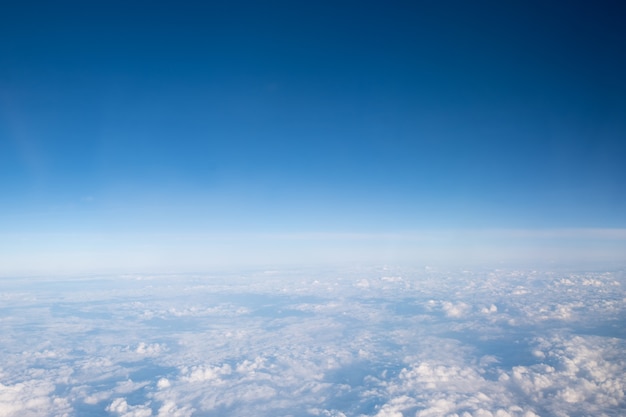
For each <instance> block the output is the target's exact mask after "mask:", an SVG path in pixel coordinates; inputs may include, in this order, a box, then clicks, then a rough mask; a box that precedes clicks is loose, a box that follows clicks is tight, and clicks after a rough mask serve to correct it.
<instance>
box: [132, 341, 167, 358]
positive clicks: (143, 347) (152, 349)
mask: <svg viewBox="0 0 626 417" xmlns="http://www.w3.org/2000/svg"><path fill="white" fill-rule="evenodd" d="M166 351H167V346H165V345H162V344H159V343H150V344H147V343H144V342H140V343H139V344H138V345H137V347H136V348H135V352H136V353H138V354H140V355H142V356H158V355H159V354H161V353H162V352H166Z"/></svg>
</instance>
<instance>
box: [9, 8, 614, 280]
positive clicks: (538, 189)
mask: <svg viewBox="0 0 626 417" xmlns="http://www.w3.org/2000/svg"><path fill="white" fill-rule="evenodd" d="M3 9H4V11H3V14H2V17H0V233H1V234H2V236H3V238H2V241H0V245H1V246H2V247H3V249H4V251H5V252H4V253H5V255H4V256H5V259H4V261H5V262H9V263H11V265H13V267H12V268H13V269H16V270H17V269H20V268H21V267H22V266H27V265H26V264H28V263H32V260H33V259H41V260H42V263H41V265H48V264H46V262H44V261H43V260H44V259H55V265H61V266H67V267H68V268H69V269H71V266H72V265H73V263H77V264H78V263H80V262H78V261H76V259H77V257H80V256H77V254H81V253H82V254H83V255H84V253H85V251H87V252H88V255H84V256H83V255H81V256H83V258H84V261H83V262H82V264H81V265H82V266H83V267H84V268H87V269H89V268H90V266H93V268H99V267H102V266H104V264H105V263H109V264H116V263H117V264H119V265H120V266H125V265H137V266H141V267H149V266H151V265H152V262H153V260H154V259H160V258H162V254H164V253H178V254H180V256H178V255H177V256H174V255H172V257H173V258H177V259H179V260H178V261H172V262H171V265H172V266H173V267H180V266H182V265H186V264H194V265H197V266H198V267H202V266H203V265H204V266H206V265H209V263H207V264H206V265H205V264H203V259H204V258H205V255H202V253H207V252H212V253H221V252H219V251H215V250H214V248H213V246H211V245H208V244H206V243H203V244H194V243H186V244H182V243H179V244H174V243H172V242H174V241H177V239H179V240H180V239H182V240H183V241H186V242H189V241H195V242H197V241H198V240H200V241H203V242H204V241H206V239H210V240H211V241H220V242H222V243H220V245H221V246H220V247H223V246H228V243H224V242H225V241H226V240H229V239H230V240H231V241H232V240H233V239H235V238H234V237H236V236H239V238H238V239H235V240H237V243H236V244H232V245H231V246H230V247H231V252H229V253H231V255H229V256H226V255H224V256H222V255H216V258H221V257H226V258H228V259H231V261H233V262H236V260H237V258H238V257H237V256H236V255H233V254H235V253H241V255H242V257H245V256H244V255H243V254H244V253H248V254H252V253H256V254H257V255H258V256H257V257H254V256H253V257H252V258H254V259H255V260H257V261H260V260H262V259H261V258H263V256H264V255H263V253H265V252H263V251H262V250H259V246H254V244H253V243H250V242H251V240H252V241H254V239H250V236H251V235H253V236H256V237H255V239H257V238H258V237H259V236H265V237H266V236H272V239H270V240H271V242H272V243H263V244H260V247H262V248H265V249H267V247H268V246H271V247H273V249H272V253H274V255H273V257H270V258H271V259H272V260H273V261H277V260H280V259H281V258H284V257H285V256H288V255H286V254H288V253H290V252H289V251H288V250H287V251H286V250H285V249H286V248H285V247H284V246H287V247H291V248H292V250H293V251H295V252H298V253H299V255H300V256H295V255H294V256H293V259H304V260H306V259H315V258H316V255H315V254H316V253H321V252H324V250H326V251H330V252H333V253H335V254H336V255H337V254H338V255H337V257H340V255H341V254H342V253H343V252H342V251H344V250H345V249H346V248H349V249H350V251H349V252H351V253H353V252H358V253H363V254H367V255H363V256H364V257H365V258H367V257H368V256H370V255H371V254H372V253H374V252H376V253H380V251H381V250H382V249H381V248H387V249H385V250H386V251H387V252H388V253H391V254H394V253H396V252H398V253H399V252H402V250H400V249H398V248H400V247H402V245H403V244H404V243H403V242H405V240H406V236H415V234H416V233H418V234H419V233H422V234H421V235H420V236H423V235H424V233H426V234H427V235H428V236H437V233H439V232H441V233H442V235H443V236H448V237H447V238H444V239H443V240H444V241H446V242H450V241H453V242H456V243H455V245H456V246H460V247H463V246H464V245H468V244H470V243H471V244H472V245H475V242H476V239H477V236H482V237H481V238H480V239H483V237H484V236H485V234H484V233H485V232H484V231H485V230H533V231H541V230H546V229H550V230H569V231H570V232H563V233H562V236H561V237H564V238H568V236H569V237H570V238H571V236H572V234H571V230H588V229H591V230H601V231H602V232H597V233H596V232H594V233H595V234H594V236H596V238H597V237H598V236H607V233H608V232H606V231H607V230H618V231H617V232H616V233H613V234H611V233H608V235H610V236H615V235H618V236H622V237H620V238H618V239H615V238H614V237H613V238H611V239H610V241H609V242H608V243H607V242H605V241H604V240H603V239H604V238H602V239H600V240H602V242H603V243H602V244H600V246H601V247H604V245H608V246H611V247H612V248H613V250H614V251H615V253H619V251H620V250H622V249H624V239H623V234H620V233H621V232H619V230H621V229H623V228H625V227H626V216H625V215H624V213H626V189H625V188H626V168H625V167H626V165H625V164H624V162H623V161H624V160H626V81H625V78H624V76H623V74H625V73H626V54H624V50H626V33H625V32H626V29H625V28H624V27H623V24H622V23H623V18H624V15H625V12H624V10H623V6H620V5H619V4H617V3H611V2H599V3H594V4H591V3H588V2H521V1H520V2H506V4H502V2H489V1H481V2H471V4H470V3H469V2H462V1H441V2H433V1H416V2H368V1H365V2H364V1H359V2H280V1H277V2H247V1H239V2H237V1H234V2H177V3H174V2H115V1H114V2H66V1H61V2H28V1H25V2H15V4H11V5H7V6H4V7H3ZM468 230H470V231H472V232H471V233H470V234H469V235H471V236H472V237H471V238H469V237H467V236H469V235H468V233H469V232H467V231H468ZM451 231H460V232H459V233H460V234H462V235H463V236H466V238H464V239H461V240H455V239H454V238H451V237H450V233H453V234H454V233H457V232H451ZM489 233H491V232H489ZM533 233H535V232H533ZM568 233H569V234H568ZM311 234H323V236H325V237H324V239H321V240H322V241H323V242H325V243H323V244H322V243H320V239H319V238H315V239H309V240H307V239H304V240H305V241H306V242H307V244H306V245H304V246H305V247H302V245H301V244H298V245H295V246H293V245H291V243H293V241H298V242H302V241H303V239H302V236H311ZM354 234H356V235H358V236H359V238H358V239H356V241H358V242H360V243H354V239H353V237H354V236H355V235H354ZM284 235H290V236H292V237H293V238H292V239H291V240H289V239H287V240H288V241H289V242H291V243H289V244H286V245H284V246H281V245H277V244H276V243H275V242H276V241H277V240H280V239H283V238H281V237H280V236H284ZM513 235H515V234H513ZM513 235H511V236H513ZM540 235H541V234H540V233H538V232H536V233H535V235H534V236H540ZM575 235H576V236H577V237H576V239H578V240H576V239H574V240H576V242H574V243H572V242H571V241H570V243H568V244H567V245H563V244H562V243H561V240H560V238H559V239H558V240H559V242H556V243H555V242H554V241H553V240H551V245H552V246H553V247H555V248H557V247H558V249H559V250H560V251H561V252H567V251H568V248H570V245H572V244H573V245H581V244H583V243H581V242H584V241H586V242H587V243H589V241H588V236H589V233H587V232H580V233H577V234H575ZM102 236H105V237H104V238H103V237H102ZM207 236H208V238H207ZM277 236H278V238H277ZM316 236H318V237H319V235H316ZM331 236H334V237H333V238H330V237H331ZM346 236H352V237H350V238H346ZM363 236H369V237H368V238H367V239H364V238H363ZM371 236H378V238H372V237H371ZM389 236H403V237H402V239H399V240H398V239H396V238H395V237H394V238H389ZM515 236H517V235H515ZM225 237H228V239H226V238H225ZM336 237H339V238H336ZM220 239H222V240H220ZM223 239H226V240H223ZM328 239H330V240H332V241H333V242H334V243H332V244H331V243H328V241H327V240H328ZM420 239H421V238H420ZM480 239H479V240H480ZM551 239H552V238H551ZM594 239H595V238H594ZM364 240H365V241H367V242H370V243H371V241H376V244H374V245H373V247H374V248H375V249H372V248H371V247H370V249H367V248H366V247H365V246H371V245H370V243H368V244H367V245H365V246H364V244H363V241H364ZM512 240H515V239H513V238H511V239H507V242H509V243H508V244H510V245H513V246H514V247H518V246H519V245H521V246H523V247H524V249H523V251H525V252H527V253H532V254H534V253H536V251H537V248H540V247H541V244H539V243H538V241H535V240H532V239H531V240H528V239H526V240H523V241H517V240H516V241H515V243H511V242H512ZM18 241H19V242H21V243H16V242H18ZM390 241H393V242H394V243H393V244H390V243H389V242H390ZM93 242H99V243H97V244H96V243H93ZM133 242H135V243H133ZM137 242H139V243H137ZM263 242H266V241H263ZM338 242H339V243H338ZM428 242H430V243H428V244H424V245H422V249H423V246H426V247H429V248H432V247H435V246H437V245H436V244H432V243H433V242H434V241H433V240H429V241H428ZM472 242H473V243H472ZM497 242H498V240H497V239H496V240H493V239H492V240H491V243H490V245H487V246H486V247H489V248H491V249H484V252H489V251H491V250H496V249H497V248H499V247H501V245H500V244H499V243H497ZM598 244H599V243H598V242H597V241H594V242H593V243H592V246H593V247H594V248H596V249H597V247H598ZM250 245H252V246H250ZM616 245H617V246H616ZM443 246H445V245H443ZM390 247H391V249H390ZM85 248H87V249H85ZM251 248H254V249H251ZM293 248H297V249H293ZM329 248H332V249H329ZM422 249H420V251H421V253H424V251H423V250H422ZM238 251H240V252H238ZM481 251H483V249H481V250H479V252H481ZM191 252H194V253H195V252H197V254H196V255H193V256H192V255H189V253H191ZM600 252H602V251H600ZM107 253H108V254H110V255H109V256H105V254H107ZM281 253H282V254H283V255H281ZM403 253H404V252H403ZM413 253H415V251H413V252H412V251H411V250H407V251H406V253H404V254H403V255H402V257H403V258H404V259H406V258H411V257H412V256H413V255H411V254H413ZM455 253H456V252H455ZM570 253H574V252H570ZM122 254H126V255H125V256H127V257H128V259H127V262H126V261H122V260H121V259H122V258H123V256H122ZM182 254H185V256H183V255H182ZM268 256H269V255H268ZM289 256H291V255H289ZM391 257H392V258H393V256H391ZM83 258H81V259H83ZM132 258H136V259H140V258H141V259H144V258H145V259H146V261H145V262H144V261H142V262H136V263H134V262H133V261H132ZM422 258H427V257H426V256H424V257H422ZM98 259H100V261H98ZM105 259H106V261H105ZM129 259H130V260H129ZM622 259H623V257H622ZM29 260H31V261H29ZM92 262H93V264H91V263H92ZM157 265H158V263H157ZM167 265H169V264H167Z"/></svg>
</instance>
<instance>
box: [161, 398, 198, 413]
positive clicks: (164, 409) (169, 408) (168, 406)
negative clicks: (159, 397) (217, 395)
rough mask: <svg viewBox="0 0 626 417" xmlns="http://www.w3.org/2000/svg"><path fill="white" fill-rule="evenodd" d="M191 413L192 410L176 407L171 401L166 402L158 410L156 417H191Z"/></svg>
mask: <svg viewBox="0 0 626 417" xmlns="http://www.w3.org/2000/svg"><path fill="white" fill-rule="evenodd" d="M193 412H194V409H193V408H189V407H178V406H177V405H176V403H174V402H173V401H166V402H164V403H163V404H162V405H161V407H160V408H159V412H158V414H157V417H191V415H192V414H193Z"/></svg>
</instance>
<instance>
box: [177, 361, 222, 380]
mask: <svg viewBox="0 0 626 417" xmlns="http://www.w3.org/2000/svg"><path fill="white" fill-rule="evenodd" d="M231 372H232V368H231V367H230V365H228V364H224V365H222V366H210V365H209V366H192V367H191V368H188V367H186V366H185V367H183V368H182V370H181V373H182V376H181V378H180V379H181V381H184V382H190V383H195V382H205V381H211V382H215V383H219V382H220V379H221V377H222V376H224V375H230V374H231Z"/></svg>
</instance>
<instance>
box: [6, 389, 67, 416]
mask: <svg viewBox="0 0 626 417" xmlns="http://www.w3.org/2000/svg"><path fill="white" fill-rule="evenodd" d="M54 390H55V386H54V385H53V384H52V383H50V382H49V381H41V380H31V381H25V382H20V383H17V384H14V385H4V384H2V383H0V416H2V417H38V416H41V417H44V416H45V417H47V416H55V417H66V416H69V415H70V413H71V406H70V404H69V402H68V401H67V400H66V399H65V398H61V397H59V396H56V395H54V394H53V393H54Z"/></svg>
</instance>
